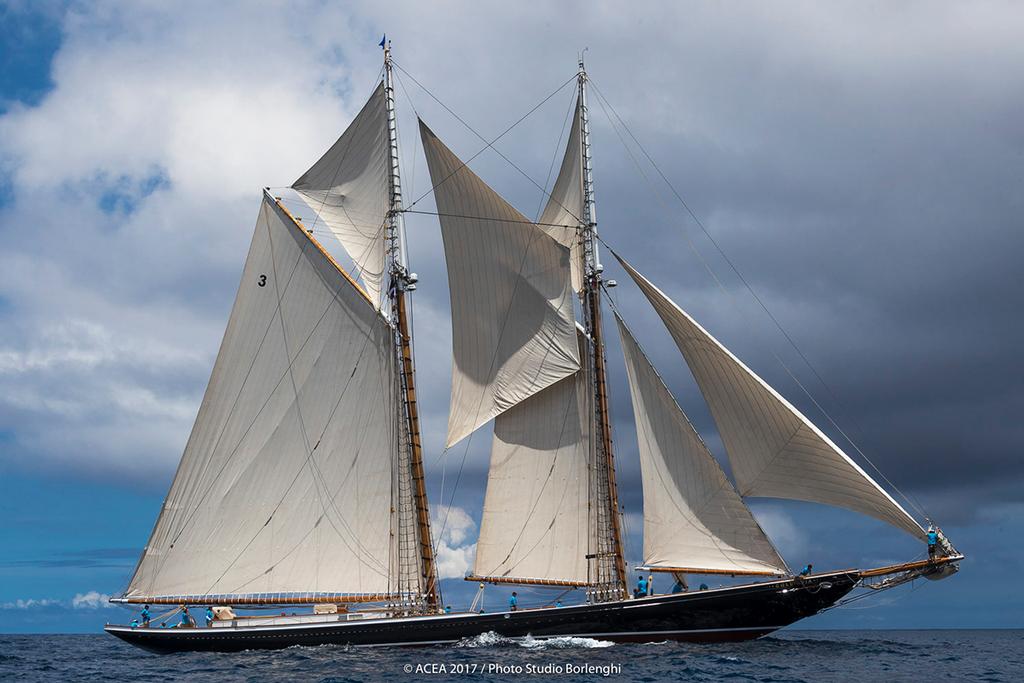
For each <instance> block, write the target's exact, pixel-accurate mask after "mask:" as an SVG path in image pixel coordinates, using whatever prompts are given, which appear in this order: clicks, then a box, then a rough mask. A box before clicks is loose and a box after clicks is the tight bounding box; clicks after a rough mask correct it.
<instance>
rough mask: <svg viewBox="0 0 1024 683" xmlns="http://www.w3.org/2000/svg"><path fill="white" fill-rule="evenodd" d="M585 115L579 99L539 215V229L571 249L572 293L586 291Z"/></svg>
mask: <svg viewBox="0 0 1024 683" xmlns="http://www.w3.org/2000/svg"><path fill="white" fill-rule="evenodd" d="M581 122H582V116H581V111H580V103H579V101H578V100H577V102H576V109H575V111H574V114H573V117H572V128H571V129H570V131H569V142H568V144H567V145H566V147H565V156H564V157H563V158H562V165H561V167H560V168H559V171H558V178H557V179H556V180H555V186H554V187H553V188H552V189H551V194H550V195H549V197H548V202H547V205H546V206H545V207H544V212H543V213H542V214H541V216H540V228H541V229H542V230H544V232H546V233H547V234H549V235H551V236H552V237H553V238H554V239H556V240H558V242H559V243H561V244H564V245H565V246H567V247H569V250H570V252H569V262H570V267H571V269H572V288H573V291H576V292H578V291H580V290H581V289H583V245H582V243H581V241H580V228H581V226H582V225H583V213H584V210H583V203H584V196H583V142H582V133H581V130H582V123H581Z"/></svg>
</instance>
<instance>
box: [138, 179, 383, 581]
mask: <svg viewBox="0 0 1024 683" xmlns="http://www.w3.org/2000/svg"><path fill="white" fill-rule="evenodd" d="M393 339H394V338H393V334H392V330H391V328H390V326H389V325H388V323H387V321H386V320H385V319H384V318H383V317H382V316H381V315H380V312H379V311H378V310H377V309H376V308H375V307H374V306H372V305H370V303H369V302H368V300H367V298H366V296H365V294H364V293H363V292H361V291H360V290H359V289H358V288H357V287H356V286H354V283H352V282H351V281H350V280H349V279H347V278H346V277H345V275H344V273H343V272H342V271H341V270H340V269H339V268H338V267H337V265H336V264H335V263H333V262H332V261H331V260H330V259H329V257H328V256H327V255H326V253H324V252H323V251H322V250H321V248H320V247H319V246H318V245H316V244H315V242H314V241H313V240H312V239H310V237H309V235H308V234H306V232H305V231H304V230H303V229H302V228H301V227H300V226H298V225H297V224H296V223H295V222H294V221H293V220H292V219H291V218H290V216H289V215H288V214H287V213H286V212H285V211H284V209H283V207H281V206H280V205H279V204H277V203H274V202H273V201H272V200H271V199H270V197H269V196H265V197H264V201H263V204H262V206H261V209H260V214H259V217H258V220H257V224H256V228H255V231H254V233H253V239H252V244H251V246H250V250H249V254H248V256H247V259H246V263H245V267H244V270H243V274H242V281H241V284H240V286H239V290H238V294H237V296H236V299H235V304H234V307H233V309H232V312H231V317H230V319H229V322H228V326H227V330H226V332H225V335H224V339H223V341H222V343H221V347H220V350H219V352H218V355H217V360H216V362H215V364H214V369H213V373H212V376H211V379H210V383H209V385H208V387H207V390H206V394H205V395H204V397H203V402H202V405H201V406H200V410H199V414H198V416H197V418H196V422H195V426H194V427H193V430H192V435H191V436H190V438H189V441H188V444H187V445H186V448H185V452H184V454H183V455H182V460H181V464H180V465H179V468H178V472H177V474H176V476H175V479H174V482H173V483H172V485H171V490H170V492H169V494H168V496H167V499H166V501H165V504H164V507H163V510H162V512H161V515H160V517H159V519H158V520H157V524H156V527H155V528H154V530H153V533H152V536H151V537H150V541H149V543H148V544H147V547H146V549H145V551H144V552H143V555H142V558H141V559H140V561H139V565H138V567H137V569H136V571H135V574H134V576H133V578H132V580H131V582H130V584H129V587H128V590H127V592H126V598H129V599H134V598H139V597H159V596H161V595H163V596H174V595H199V596H201V595H208V594H218V595H231V594H253V593H274V594H277V593H308V592H314V593H317V592H326V593H345V594H364V595H383V594H390V593H394V592H395V590H394V589H395V586H396V580H397V579H396V574H397V571H398V567H397V563H396V562H395V561H394V558H393V555H392V553H393V549H392V546H391V543H390V535H391V530H392V525H393V518H392V513H391V505H392V469H393V459H394V458H393V454H394V452H395V448H396V430H395V420H396V416H395V410H396V408H395V406H396V400H395V395H394V392H395V383H394V377H395V367H394V363H395V351H394V341H393Z"/></svg>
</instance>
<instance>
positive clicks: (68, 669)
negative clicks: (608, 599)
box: [0, 630, 1024, 683]
mask: <svg viewBox="0 0 1024 683" xmlns="http://www.w3.org/2000/svg"><path fill="white" fill-rule="evenodd" d="M421 680H429V681H439V682H440V681H462V682H467V683H468V682H469V681H598V680H618V681H623V680H625V681H650V682H652V683H654V682H660V681H760V682H768V681H771V682H783V681H786V682H794V683H795V682H806V683H821V682H822V681H861V682H865V683H885V682H887V681H929V682H932V681H1006V682H1008V683H1011V682H1012V683H1017V682H1019V681H1024V630H1014V631H783V632H781V633H778V634H775V635H773V636H771V637H768V638H763V639H761V640H756V641H752V642H747V643H735V644H728V645H686V644H678V643H655V644H647V645H619V644H613V643H609V642H603V641H599V640H593V639H589V638H558V639H554V640H549V641H537V640H532V639H526V640H524V641H510V640H506V639H504V638H502V637H500V636H496V635H494V634H485V635H483V636H479V637H477V638H473V639H470V640H467V641H464V642H462V643H460V644H459V645H453V646H445V647H427V648H416V649H410V648H349V647H341V646H324V647H314V648H304V647H295V648H290V649H287V650H279V651H273V652H263V651H252V652H242V653H237V654H181V655H163V656H157V655H149V654H146V653H143V652H141V651H139V650H136V649H134V648H132V647H131V646H129V645H126V644H123V643H122V642H121V641H119V640H116V639H115V638H113V637H111V636H107V635H103V634H97V635H0V681H4V682H5V683H6V681H154V682H156V681H159V682H161V683H163V682H168V681H175V682H179V681H217V682H218V683H229V682H234V681H246V682H250V681H251V682H254V683H256V682H258V683H262V682H264V681H303V682H306V681H309V682H315V683H334V682H337V683H341V682H343V681H388V682H389V683H401V681H421Z"/></svg>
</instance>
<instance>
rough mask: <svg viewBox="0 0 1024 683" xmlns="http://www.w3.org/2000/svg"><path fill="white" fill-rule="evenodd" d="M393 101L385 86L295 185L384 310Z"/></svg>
mask: <svg viewBox="0 0 1024 683" xmlns="http://www.w3.org/2000/svg"><path fill="white" fill-rule="evenodd" d="M389 159H390V156H389V152H388V120H387V102H386V99H385V92H384V84H383V83H381V85H380V86H378V87H377V89H376V90H374V91H373V94H372V95H371V96H370V99H369V101H367V103H366V105H365V106H363V109H362V110H361V111H360V112H359V114H358V115H356V117H355V119H353V120H352V123H351V124H350V125H349V127H348V128H347V129H346V130H345V132H344V133H343V134H342V135H341V137H340V138H338V140H337V141H336V142H335V143H334V144H333V145H332V146H331V148H330V149H328V150H327V152H326V153H324V155H323V156H322V157H321V158H320V160H319V161H317V162H316V163H315V164H313V166H312V167H311V168H310V169H309V170H308V171H306V172H305V173H303V174H302V177H301V178H299V179H298V180H296V181H295V183H293V184H292V189H293V190H295V191H296V192H297V193H298V195H299V196H300V197H301V198H302V199H303V201H304V202H305V203H306V204H308V205H309V207H310V209H312V210H313V211H314V212H315V213H316V215H317V219H316V221H310V220H307V221H305V223H306V225H307V226H315V225H316V223H317V221H319V222H321V223H323V224H324V225H326V226H327V228H328V229H329V230H330V231H331V232H332V233H333V234H334V236H335V237H337V238H338V241H339V242H341V244H342V246H343V247H345V251H347V252H348V255H349V257H351V259H352V260H353V261H354V262H355V264H356V267H357V268H358V271H359V272H358V275H359V277H360V279H361V280H362V282H363V287H364V288H365V289H366V292H367V293H368V294H369V295H370V299H371V300H372V301H373V303H374V305H375V306H380V303H381V290H382V288H383V286H382V282H383V278H384V263H385V253H384V250H385V244H384V243H385V240H384V229H385V226H384V221H385V219H386V218H387V213H388V207H389V205H390V195H389V185H388V178H389V175H390V173H391V168H390V164H389Z"/></svg>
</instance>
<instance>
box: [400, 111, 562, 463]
mask: <svg viewBox="0 0 1024 683" xmlns="http://www.w3.org/2000/svg"><path fill="white" fill-rule="evenodd" d="M420 134H421V137H422V138H423V148H424V152H425V153H426V157H427V166H428V167H429V169H430V178H431V182H432V183H433V185H434V197H435V199H436V202H437V210H438V213H439V214H440V223H441V237H442V240H443V242H444V252H445V261H446V263H447V266H448V289H449V294H450V296H451V310H452V347H453V356H454V363H453V367H452V399H451V410H450V412H449V416H448V438H447V444H448V445H449V446H451V445H453V444H455V443H456V442H458V441H459V440H460V439H462V438H464V437H465V436H467V435H469V434H470V433H471V432H472V431H473V430H475V429H476V428H477V427H479V426H480V425H482V424H484V423H485V422H487V421H488V420H490V419H491V418H493V417H496V416H497V415H500V414H501V413H503V412H505V411H506V410H508V409H509V408H512V407H513V406H515V405H517V404H518V403H520V402H521V401H524V400H525V399H527V398H529V397H530V396H533V395H534V394H536V393H537V392H539V391H541V390H542V389H544V388H545V387H549V386H551V385H552V384H554V383H555V382H557V381H558V380H560V379H562V378H564V377H568V376H569V375H571V374H573V373H574V372H576V371H577V370H578V369H579V367H580V363H579V351H578V349H577V347H576V331H575V320H574V318H573V302H572V296H573V292H572V287H571V284H570V274H569V249H568V248H567V247H565V246H563V245H562V244H559V243H558V242H556V241H555V240H554V239H552V238H551V237H549V236H548V235H547V234H545V233H544V232H543V231H541V230H540V229H538V227H537V226H536V225H534V224H533V223H531V222H530V221H529V220H528V219H527V218H525V217H524V216H523V215H522V214H521V213H519V212H518V211H516V210H515V209H514V208H512V206H510V205H509V204H508V202H506V201H505V200H504V199H502V198H501V197H500V196H498V194H497V193H495V192H494V191H493V190H492V189H491V188H489V187H488V186H487V185H486V184H485V183H484V182H483V181H482V180H480V178H478V177H477V176H476V174H474V173H473V172H472V171H471V170H470V169H469V168H468V167H467V166H466V165H465V164H463V163H462V162H461V161H459V159H458V158H457V157H456V156H455V155H454V154H453V153H452V152H451V151H450V150H449V149H448V148H447V147H445V145H444V144H443V143H441V141H440V140H438V139H437V137H436V136H435V135H434V134H433V133H432V132H431V131H430V129H429V128H427V127H426V125H424V124H423V122H422V121H421V122H420Z"/></svg>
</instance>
